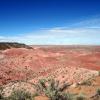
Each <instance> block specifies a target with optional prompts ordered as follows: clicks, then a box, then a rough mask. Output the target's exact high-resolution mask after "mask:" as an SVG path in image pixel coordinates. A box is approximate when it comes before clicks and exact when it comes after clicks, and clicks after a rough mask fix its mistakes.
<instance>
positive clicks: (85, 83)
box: [80, 79, 92, 86]
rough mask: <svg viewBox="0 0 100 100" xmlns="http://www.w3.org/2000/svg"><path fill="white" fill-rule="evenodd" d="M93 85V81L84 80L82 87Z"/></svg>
mask: <svg viewBox="0 0 100 100" xmlns="http://www.w3.org/2000/svg"><path fill="white" fill-rule="evenodd" d="M91 84H92V83H91V81H90V80H89V79H88V80H84V81H83V82H82V83H81V84H80V85H88V86H90V85H91Z"/></svg>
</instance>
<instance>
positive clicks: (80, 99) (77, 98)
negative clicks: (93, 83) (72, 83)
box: [75, 94, 87, 100]
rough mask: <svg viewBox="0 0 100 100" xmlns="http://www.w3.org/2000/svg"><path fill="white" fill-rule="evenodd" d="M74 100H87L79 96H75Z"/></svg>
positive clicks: (83, 96) (81, 95)
mask: <svg viewBox="0 0 100 100" xmlns="http://www.w3.org/2000/svg"><path fill="white" fill-rule="evenodd" d="M75 100H87V99H86V96H85V95H83V94H79V95H77V96H76V97H75Z"/></svg>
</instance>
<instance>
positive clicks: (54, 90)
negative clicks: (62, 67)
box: [35, 79, 72, 100]
mask: <svg viewBox="0 0 100 100" xmlns="http://www.w3.org/2000/svg"><path fill="white" fill-rule="evenodd" d="M68 86H69V84H63V85H60V84H59V81H55V80H54V79H50V80H46V79H42V80H39V83H38V84H36V85H35V88H36V90H37V93H38V94H39V95H42V94H44V95H46V96H47V97H49V98H50V99H51V100H72V99H71V98H72V96H71V94H69V93H64V92H63V91H64V90H65V89H66V88H67V87H68Z"/></svg>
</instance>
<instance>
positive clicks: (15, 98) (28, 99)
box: [7, 90, 32, 100]
mask: <svg viewBox="0 0 100 100" xmlns="http://www.w3.org/2000/svg"><path fill="white" fill-rule="evenodd" d="M7 100H32V95H31V94H30V93H29V92H25V91H24V90H16V91H13V92H12V93H11V95H10V96H9V97H8V98H7Z"/></svg>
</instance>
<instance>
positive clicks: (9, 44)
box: [0, 42, 32, 50]
mask: <svg viewBox="0 0 100 100" xmlns="http://www.w3.org/2000/svg"><path fill="white" fill-rule="evenodd" d="M10 48H27V49H32V48H31V47H30V46H28V45H25V44H21V43H16V42H0V50H5V49H10Z"/></svg>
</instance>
